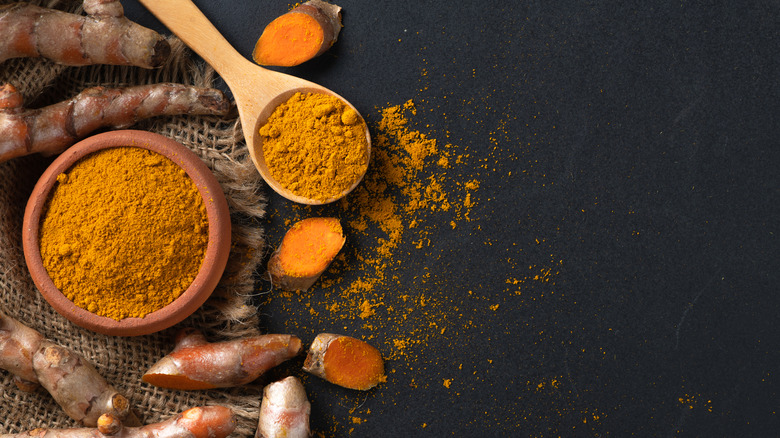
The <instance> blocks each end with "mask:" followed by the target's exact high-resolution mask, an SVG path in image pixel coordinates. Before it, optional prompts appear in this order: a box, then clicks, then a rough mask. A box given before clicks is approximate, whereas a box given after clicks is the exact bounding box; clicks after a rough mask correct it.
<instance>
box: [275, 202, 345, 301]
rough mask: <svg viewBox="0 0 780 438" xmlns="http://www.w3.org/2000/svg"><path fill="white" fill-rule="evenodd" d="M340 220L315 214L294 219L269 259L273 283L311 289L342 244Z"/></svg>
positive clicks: (297, 288) (289, 288) (298, 288)
mask: <svg viewBox="0 0 780 438" xmlns="http://www.w3.org/2000/svg"><path fill="white" fill-rule="evenodd" d="M345 241H346V238H345V237H344V233H343V231H342V229H341V223H339V220H338V219H336V218H332V217H314V218H308V219H304V220H302V221H299V222H297V223H296V224H295V225H293V226H292V228H290V229H289V230H288V231H287V233H286V234H285V235H284V238H283V239H282V244H281V246H280V247H279V250H278V251H276V252H275V253H274V254H273V255H272V256H271V258H270V259H269V261H268V273H269V274H270V276H271V281H272V282H273V284H275V285H277V286H279V287H281V288H282V289H286V290H306V289H308V288H310V287H311V286H312V285H313V284H314V283H315V282H316V281H317V279H319V278H320V275H322V273H323V272H325V270H326V269H328V265H330V263H331V261H333V259H334V258H335V257H336V254H338V252H339V251H340V250H341V247H343V246H344V242H345Z"/></svg>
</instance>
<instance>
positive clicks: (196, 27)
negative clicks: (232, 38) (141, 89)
mask: <svg viewBox="0 0 780 438" xmlns="http://www.w3.org/2000/svg"><path fill="white" fill-rule="evenodd" d="M139 1H140V3H141V4H142V5H144V6H145V7H146V9H148V10H149V12H151V13H152V14H153V15H154V16H155V17H157V19H158V20H160V22H162V23H163V24H164V25H165V26H166V27H167V28H168V29H169V30H170V31H171V32H173V33H174V34H176V36H178V37H179V38H181V40H182V41H183V42H184V44H186V45H187V46H189V47H190V48H191V49H192V50H194V51H195V53H197V54H198V55H200V56H201V58H203V60H204V61H206V62H207V63H209V64H210V65H211V66H212V67H214V70H216V71H217V73H219V75H220V76H222V78H223V79H225V81H227V82H229V77H230V76H231V74H232V73H234V72H235V69H236V67H238V66H241V65H242V64H244V63H249V61H248V60H247V59H246V58H244V57H243V56H242V55H241V54H240V53H238V51H236V49H235V48H233V46H232V45H230V43H229V42H228V41H227V40H226V39H225V37H223V36H222V34H221V33H220V32H219V31H218V30H217V28H216V27H214V25H213V24H211V22H210V21H209V19H208V18H206V16H205V15H203V12H201V11H200V9H198V7H197V6H196V5H195V4H194V3H193V2H191V1H190V0H139ZM226 75H227V77H226Z"/></svg>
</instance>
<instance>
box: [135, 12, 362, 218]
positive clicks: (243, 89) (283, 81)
mask: <svg viewBox="0 0 780 438" xmlns="http://www.w3.org/2000/svg"><path fill="white" fill-rule="evenodd" d="M139 1H140V2H141V4H143V5H144V6H145V7H146V9H148V10H149V11H150V12H151V13H152V14H154V16H155V17H157V19H158V20H160V21H161V22H162V23H163V24H164V25H165V26H167V27H168V29H170V30H171V32H173V33H174V34H176V36H178V37H179V38H180V39H181V40H182V41H183V42H184V43H185V44H186V45H187V46H189V47H190V48H191V49H192V50H193V51H195V53H197V54H198V55H200V56H201V57H202V58H203V60H205V61H206V62H208V63H209V64H210V65H211V66H212V67H214V70H216V72H217V73H219V75H220V76H221V77H222V79H224V80H225V83H227V85H228V87H230V91H232V92H233V97H234V98H235V100H236V106H237V107H238V115H239V118H240V120H241V127H242V129H243V131H244V138H245V139H246V144H247V147H248V148H249V155H250V156H251V157H252V161H253V162H254V164H255V167H257V170H258V171H259V172H260V175H262V177H263V179H264V180H265V181H266V183H268V185H269V186H271V188H272V189H273V190H274V191H275V192H277V193H279V194H280V195H282V196H284V197H285V198H287V199H289V200H291V201H295V202H298V203H301V204H309V205H318V204H327V203H329V202H333V201H335V200H337V199H340V198H342V197H344V196H345V195H346V194H347V193H349V192H351V191H352V189H354V188H355V187H356V186H357V185H358V184H359V183H360V181H361V180H362V179H363V175H361V176H360V178H358V180H357V181H355V183H354V184H353V185H352V186H351V187H349V188H348V189H347V190H345V191H344V192H342V193H341V194H339V195H338V196H335V197H333V198H331V199H327V200H324V201H323V200H316V199H309V198H305V197H302V196H298V195H296V194H295V193H293V192H291V191H290V190H287V189H286V188H285V187H284V186H282V185H281V184H280V183H279V182H278V181H277V180H275V179H274V178H273V176H271V172H270V171H269V169H268V165H267V164H266V162H265V158H264V156H263V145H262V137H260V135H259V134H258V130H259V129H260V127H261V126H263V125H264V124H265V122H266V121H267V120H268V118H269V117H270V116H271V113H273V111H274V109H276V107H277V106H279V105H280V104H281V103H284V102H285V101H287V99H289V98H290V97H291V96H292V95H293V94H295V93H296V92H303V93H323V94H328V95H331V96H335V97H338V98H339V99H341V100H342V101H344V103H345V104H346V105H347V106H349V107H350V108H352V109H354V110H355V111H356V112H357V113H358V114H360V112H358V111H357V109H356V108H355V107H354V106H352V105H351V104H350V103H349V102H347V101H346V99H344V98H342V97H341V96H339V95H338V94H336V93H334V92H332V91H331V90H329V89H327V88H325V87H323V86H321V85H317V84H315V83H313V82H309V81H307V80H304V79H301V78H297V77H294V76H290V75H287V74H284V73H279V72H276V71H273V70H268V69H265V68H263V67H260V66H259V65H257V64H255V63H253V62H251V61H249V60H248V59H246V58H244V57H243V56H242V55H241V54H240V53H238V51H236V49H234V48H233V46H231V45H230V43H228V41H227V40H226V39H225V38H224V37H223V36H222V34H220V33H219V31H218V30H217V29H216V28H215V27H214V25H213V24H211V22H210V21H209V20H208V18H206V16H205V15H203V13H202V12H201V11H200V9H198V7H197V6H195V4H194V3H192V2H191V1H190V0H139ZM256 134H257V135H256ZM366 140H368V146H367V150H366V154H367V156H370V154H371V136H370V134H369V132H368V128H366Z"/></svg>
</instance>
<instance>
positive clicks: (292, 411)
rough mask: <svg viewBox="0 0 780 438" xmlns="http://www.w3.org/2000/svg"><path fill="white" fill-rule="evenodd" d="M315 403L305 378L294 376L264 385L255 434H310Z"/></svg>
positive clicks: (262, 437) (266, 437)
mask: <svg viewBox="0 0 780 438" xmlns="http://www.w3.org/2000/svg"><path fill="white" fill-rule="evenodd" d="M310 414H311V403H309V400H308V399H307V398H306V391H305V390H304V389H303V384H302V383H301V381H300V380H299V379H298V378H296V377H293V376H290V377H287V378H285V379H282V380H280V381H278V382H274V383H271V384H270V385H268V386H266V387H265V388H264V389H263V401H262V403H261V404H260V421H259V422H258V425H257V432H256V433H255V438H309V436H310V435H311V429H310V428H309V415H310Z"/></svg>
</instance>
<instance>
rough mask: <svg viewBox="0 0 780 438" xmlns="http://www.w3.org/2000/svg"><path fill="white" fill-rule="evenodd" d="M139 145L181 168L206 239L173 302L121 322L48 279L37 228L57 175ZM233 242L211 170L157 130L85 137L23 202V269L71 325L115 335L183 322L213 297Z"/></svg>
mask: <svg viewBox="0 0 780 438" xmlns="http://www.w3.org/2000/svg"><path fill="white" fill-rule="evenodd" d="M123 146H131V147H139V148H142V149H147V150H150V151H153V152H157V153H159V154H161V155H163V156H165V157H167V158H169V159H170V160H171V161H173V162H174V163H175V164H177V165H178V166H180V167H181V168H182V169H184V171H185V172H186V173H187V175H188V176H189V177H190V178H191V179H192V180H193V181H194V182H195V185H196V186H197V188H198V191H199V192H200V195H201V197H202V198H203V202H204V204H205V206H206V215H207V219H208V226H209V230H208V243H207V246H206V254H205V256H204V259H203V263H202V264H201V267H200V270H199V271H198V273H197V274H196V276H195V279H194V280H193V282H192V284H190V286H189V287H188V288H187V290H185V291H184V292H183V293H182V294H181V295H180V296H179V297H178V298H177V299H176V300H174V301H173V302H172V303H170V304H168V305H167V306H165V307H163V308H162V309H158V310H156V311H154V312H152V313H149V314H148V315H146V316H144V317H143V318H125V319H122V320H120V321H117V320H114V319H112V318H108V317H104V316H99V315H96V314H94V313H92V312H89V311H88V310H85V309H82V308H81V307H78V306H76V305H75V304H74V303H73V302H72V301H70V300H69V299H68V298H67V297H66V296H65V295H64V294H63V293H62V292H60V290H59V289H57V287H56V286H55V285H54V282H53V281H52V279H51V278H50V277H49V274H48V272H47V271H46V268H45V267H44V266H43V259H42V257H41V252H40V247H39V244H38V232H39V229H40V220H41V215H42V213H43V208H44V206H45V204H46V201H47V200H48V197H49V193H50V192H51V190H52V189H53V188H54V186H55V183H56V181H57V175H59V174H60V173H62V172H64V171H67V170H68V169H69V168H70V167H71V166H72V165H73V164H74V163H75V162H76V161H78V160H79V159H81V158H83V157H85V156H87V155H89V154H91V153H93V152H97V151H100V150H103V149H109V148H114V147H123ZM230 245H231V223H230V212H229V210H228V205H227V200H226V199H225V195H224V193H223V192H222V187H221V186H220V185H219V183H218V182H217V180H216V178H215V177H214V175H213V174H212V173H211V171H210V170H209V168H208V167H207V166H206V165H205V163H203V161H201V159H200V158H199V157H198V156H197V155H196V154H195V153H194V152H193V151H191V150H190V149H188V148H187V147H185V146H184V145H182V144H180V143H178V142H177V141H175V140H173V139H171V138H168V137H165V136H163V135H160V134H156V133H152V132H147V131H139V130H129V129H127V130H119V131H109V132H105V133H102V134H97V135H94V136H91V137H88V138H86V139H84V140H81V141H79V142H78V143H76V144H74V145H73V146H71V147H70V148H69V149H68V150H66V151H65V152H64V153H63V154H61V155H60V156H59V157H57V158H56V159H55V160H54V161H53V162H52V163H51V164H50V165H49V167H48V168H47V169H46V170H45V171H44V173H43V174H42V175H41V177H40V179H39V180H38V182H37V183H36V185H35V187H34V189H33V191H32V194H31V195H30V198H29V200H28V202H27V206H26V208H25V212H24V223H23V229H22V247H23V250H24V258H25V261H26V263H27V267H28V269H29V271H30V275H31V276H32V279H33V283H35V285H36V287H37V288H38V290H39V291H40V292H41V294H42V295H43V297H44V298H45V299H46V301H47V302H49V304H50V305H51V306H52V307H54V309H55V310H56V311H57V312H58V313H60V314H61V315H63V316H64V317H65V318H67V319H68V320H70V321H71V322H73V323H74V324H76V325H78V326H80V327H83V328H86V329H89V330H92V331H94V332H97V333H101V334H105V335H114V336H138V335H145V334H150V333H155V332H158V331H160V330H163V329H166V328H168V327H171V326H173V325H175V324H176V323H178V322H181V321H182V320H184V319H185V318H187V317H188V316H190V315H191V314H192V313H193V312H195V310H197V309H198V308H199V307H200V306H202V305H203V303H205V302H206V300H207V299H208V298H209V296H211V294H212V293H213V292H214V289H215V288H216V286H217V284H218V283H219V280H220V278H221V277H222V274H223V272H224V270H225V267H226V265H227V260H228V255H229V253H230Z"/></svg>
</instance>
